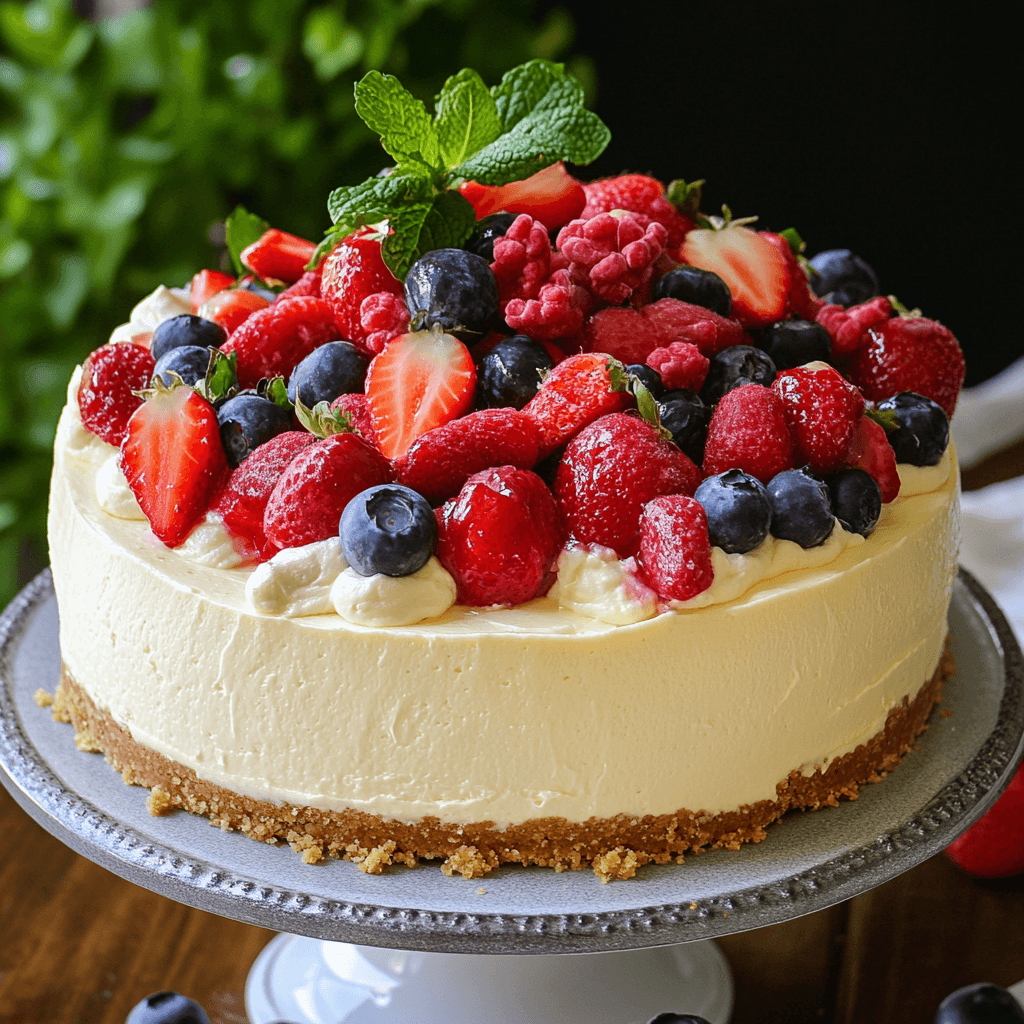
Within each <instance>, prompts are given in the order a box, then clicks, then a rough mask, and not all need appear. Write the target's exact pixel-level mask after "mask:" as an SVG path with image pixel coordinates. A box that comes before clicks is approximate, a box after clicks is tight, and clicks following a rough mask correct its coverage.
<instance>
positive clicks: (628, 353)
mask: <svg viewBox="0 0 1024 1024" xmlns="http://www.w3.org/2000/svg"><path fill="white" fill-rule="evenodd" d="M573 342H574V343H575V344H576V345H577V346H578V347H579V348H580V350H581V351H583V352H604V353H606V354H608V355H610V356H612V358H614V359H618V360H620V361H621V362H623V363H627V364H628V363H643V362H646V360H647V357H648V356H649V355H650V354H651V353H652V352H653V351H654V350H655V349H656V348H658V347H660V346H662V345H664V344H665V343H666V342H665V341H664V339H663V338H662V336H661V333H660V332H659V331H658V327H657V324H655V323H654V322H653V321H652V320H650V319H648V318H647V317H645V316H644V315H643V312H642V311H641V310H639V309H632V308H631V307H629V306H609V307H607V308H605V309H599V310H598V311H597V312H596V313H591V314H590V316H588V317H587V319H586V321H585V322H584V324H583V328H582V330H581V331H580V332H579V334H577V335H576V337H575V338H574V339H573Z"/></svg>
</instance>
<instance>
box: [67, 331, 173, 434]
mask: <svg viewBox="0 0 1024 1024" xmlns="http://www.w3.org/2000/svg"><path fill="white" fill-rule="evenodd" d="M155 365H156V363H155V361H154V359H153V356H152V354H151V353H150V351H149V349H148V348H144V347H143V346H142V345H133V344H131V343H130V342H118V343H116V344H113V345H102V346H101V347H100V348H98V349H96V351H95V352H93V353H91V354H90V356H89V357H88V358H87V359H86V361H85V362H84V363H83V364H82V380H81V382H80V383H79V385H78V411H79V412H80V413H81V414H82V425H83V426H84V427H85V428H86V429H87V430H91V431H92V432H93V433H94V434H95V435H96V436H97V437H101V438H102V439H103V440H104V441H106V442H107V444H114V445H119V444H120V443H121V442H122V441H123V440H124V436H125V434H126V433H127V431H128V421H129V420H130V419H131V416H132V413H133V412H135V410H136V409H138V407H139V406H140V405H142V399H141V398H139V397H138V396H137V395H136V394H135V392H136V391H141V390H142V389H143V388H145V387H148V386H149V381H150V378H151V377H152V376H153V368H154V367H155Z"/></svg>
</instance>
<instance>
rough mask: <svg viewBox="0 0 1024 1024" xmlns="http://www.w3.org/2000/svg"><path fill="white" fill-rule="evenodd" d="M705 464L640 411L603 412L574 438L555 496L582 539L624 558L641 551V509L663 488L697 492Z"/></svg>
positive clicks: (672, 491) (663, 491) (558, 476)
mask: <svg viewBox="0 0 1024 1024" xmlns="http://www.w3.org/2000/svg"><path fill="white" fill-rule="evenodd" d="M700 479H701V477H700V470H699V469H698V468H697V467H696V466H695V465H694V464H693V463H692V462H691V461H690V459H689V458H688V457H687V456H686V455H685V454H683V452H681V451H680V450H679V449H678V448H677V447H676V446H675V445H674V444H672V443H671V442H670V441H666V440H665V439H664V438H663V437H661V436H660V435H659V434H658V432H657V430H655V428H654V427H652V426H651V425H650V424H649V423H645V422H644V421H643V420H641V419H639V418H638V417H636V416H629V415H626V414H625V413H613V414H612V415H610V416H603V417H601V419H599V420H597V421H596V422H594V423H591V424H590V425H589V426H588V427H586V428H584V429H583V430H581V431H580V433H579V434H578V435H577V436H576V437H575V438H574V439H573V440H572V441H570V442H569V445H568V447H567V448H566V449H565V454H564V455H563V456H562V461H561V462H560V463H559V465H558V470H557V472H556V474H555V486H554V490H555V497H556V498H557V499H558V505H559V508H560V509H561V510H562V514H563V516H564V517H565V521H566V525H567V526H568V528H569V530H570V532H571V533H572V535H573V537H575V538H576V540H578V541H580V542H581V543H584V544H602V545H604V546H605V547H608V548H612V549H614V551H615V552H616V554H618V556H619V557H620V558H629V557H630V556H632V555H635V554H636V553H637V550H638V548H639V544H640V515H641V513H642V512H643V509H644V506H645V505H646V504H647V503H648V502H649V501H651V499H652V498H656V497H658V496H659V495H663V494H693V492H694V491H696V489H697V487H698V486H699V485H700Z"/></svg>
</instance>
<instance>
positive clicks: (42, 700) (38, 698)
mask: <svg viewBox="0 0 1024 1024" xmlns="http://www.w3.org/2000/svg"><path fill="white" fill-rule="evenodd" d="M32 699H33V700H34V701H35V702H36V703H37V704H38V705H39V706H40V707H41V708H48V707H50V705H52V704H53V697H52V695H51V694H49V693H47V692H46V690H44V689H43V688H42V687H41V686H40V687H39V689H38V690H36V692H35V693H33V694H32Z"/></svg>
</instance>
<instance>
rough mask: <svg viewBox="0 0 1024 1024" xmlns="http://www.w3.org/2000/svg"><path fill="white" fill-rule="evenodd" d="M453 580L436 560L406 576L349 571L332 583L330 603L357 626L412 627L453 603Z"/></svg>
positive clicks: (454, 589)
mask: <svg viewBox="0 0 1024 1024" xmlns="http://www.w3.org/2000/svg"><path fill="white" fill-rule="evenodd" d="M455 592H456V587H455V580H453V579H452V577H451V574H450V573H449V572H448V571H447V570H446V569H445V568H444V566H442V565H441V563H440V562H439V561H438V560H437V558H436V557H431V558H430V559H428V561H427V564H426V565H424V566H423V568H422V569H418V570H417V571H416V572H414V573H412V574H411V575H409V576H384V575H382V574H380V573H377V574H376V575H374V576H360V575H359V573H357V572H356V571H355V569H352V568H348V569H346V570H345V571H344V572H342V573H341V574H340V575H339V576H338V578H337V579H336V580H335V581H334V586H333V587H332V588H331V603H332V604H333V606H334V610H335V611H336V612H337V613H338V614H339V615H340V616H341V617H342V618H343V619H344V620H345V621H346V622H351V623H353V624H354V625H357V626H371V627H380V626H411V625H413V623H416V622H421V621H422V620H423V619H432V618H435V617H436V616H438V615H443V614H444V613H445V612H446V611H448V609H449V608H451V606H452V605H453V604H455Z"/></svg>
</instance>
